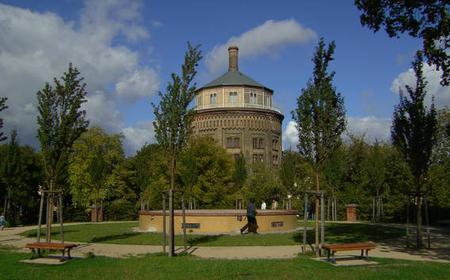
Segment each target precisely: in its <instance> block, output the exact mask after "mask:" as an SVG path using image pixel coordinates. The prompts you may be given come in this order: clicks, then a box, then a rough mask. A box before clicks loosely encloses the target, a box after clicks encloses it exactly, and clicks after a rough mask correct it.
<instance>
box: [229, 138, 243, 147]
mask: <svg viewBox="0 0 450 280" xmlns="http://www.w3.org/2000/svg"><path fill="white" fill-rule="evenodd" d="M226 147H227V148H240V147H241V139H240V138H239V137H227V139H226Z"/></svg>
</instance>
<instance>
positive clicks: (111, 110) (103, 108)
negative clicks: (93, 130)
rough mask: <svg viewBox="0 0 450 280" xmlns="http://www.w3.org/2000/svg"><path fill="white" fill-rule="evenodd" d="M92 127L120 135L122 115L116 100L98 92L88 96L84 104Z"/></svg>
mask: <svg viewBox="0 0 450 280" xmlns="http://www.w3.org/2000/svg"><path fill="white" fill-rule="evenodd" d="M84 108H85V109H86V112H87V118H88V119H89V122H90V125H91V126H100V127H102V128H104V129H105V130H106V131H109V132H114V133H118V132H120V130H121V129H122V126H123V121H122V115H121V113H120V112H119V110H118V109H117V107H116V103H115V102H114V100H112V99H110V98H109V96H108V94H107V93H105V92H103V91H96V92H95V93H94V94H90V95H88V96H87V102H86V103H85V104H84Z"/></svg>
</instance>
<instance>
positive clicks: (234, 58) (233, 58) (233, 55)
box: [228, 46, 239, 71]
mask: <svg viewBox="0 0 450 280" xmlns="http://www.w3.org/2000/svg"><path fill="white" fill-rule="evenodd" d="M238 51H239V48H238V47H237V46H230V47H228V56H229V64H228V71H239V66H238Z"/></svg>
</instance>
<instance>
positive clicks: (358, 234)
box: [24, 222, 404, 246]
mask: <svg viewBox="0 0 450 280" xmlns="http://www.w3.org/2000/svg"><path fill="white" fill-rule="evenodd" d="M137 226H138V223H137V222H124V223H99V224H83V225H72V226H65V227H64V229H65V230H64V239H65V240H68V241H77V242H89V243H91V242H95V243H113V244H138V245H161V244H162V237H161V234H160V233H136V232H133V231H132V228H133V227H137ZM53 232H54V233H53V237H54V238H55V239H58V237H59V228H58V227H55V228H54V229H53ZM24 235H25V236H27V237H34V236H35V235H36V231H35V230H33V231H28V232H25V233H24ZM302 235H303V232H302V231H300V232H293V233H276V234H275V233H273V234H256V235H254V234H249V235H214V236H204V235H188V242H189V243H190V244H191V245H197V246H271V245H272V246H274V245H296V244H301V243H302V241H303V237H302ZM403 235H404V230H401V229H398V228H394V227H388V226H380V225H370V224H332V223H331V224H327V225H326V229H325V240H326V242H328V243H335V242H360V241H375V242H376V241H381V240H386V239H389V238H396V237H401V236H403ZM313 238H314V234H313V232H312V231H309V232H308V241H309V242H310V243H312V242H313ZM175 242H176V244H182V236H176V241H175Z"/></svg>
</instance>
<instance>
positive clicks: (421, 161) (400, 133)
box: [391, 51, 436, 248]
mask: <svg viewBox="0 0 450 280" xmlns="http://www.w3.org/2000/svg"><path fill="white" fill-rule="evenodd" d="M422 64H423V58H422V53H421V52H420V51H418V52H417V55H416V59H415V61H414V62H413V69H414V73H415V75H416V85H415V88H412V87H410V86H408V85H407V86H405V88H406V91H407V93H408V95H409V97H407V96H404V95H403V92H401V93H400V103H399V104H398V105H397V106H396V107H395V110H394V115H393V120H392V128H391V138H392V142H393V144H394V145H395V146H396V147H397V149H398V150H399V151H400V153H401V154H402V155H403V157H404V158H405V160H406V161H407V163H408V165H409V168H410V169H411V173H412V175H413V177H414V193H415V198H416V212H415V213H416V216H417V217H416V221H417V234H416V242H417V248H421V247H422V196H423V189H422V188H423V185H424V179H425V175H426V173H427V171H428V167H429V165H430V158H431V154H432V150H433V145H434V143H435V139H436V111H435V109H434V104H433V103H431V106H430V109H428V108H427V107H426V106H425V104H424V98H425V95H426V90H425V87H426V85H427V82H426V81H425V78H424V77H423V72H422Z"/></svg>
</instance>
